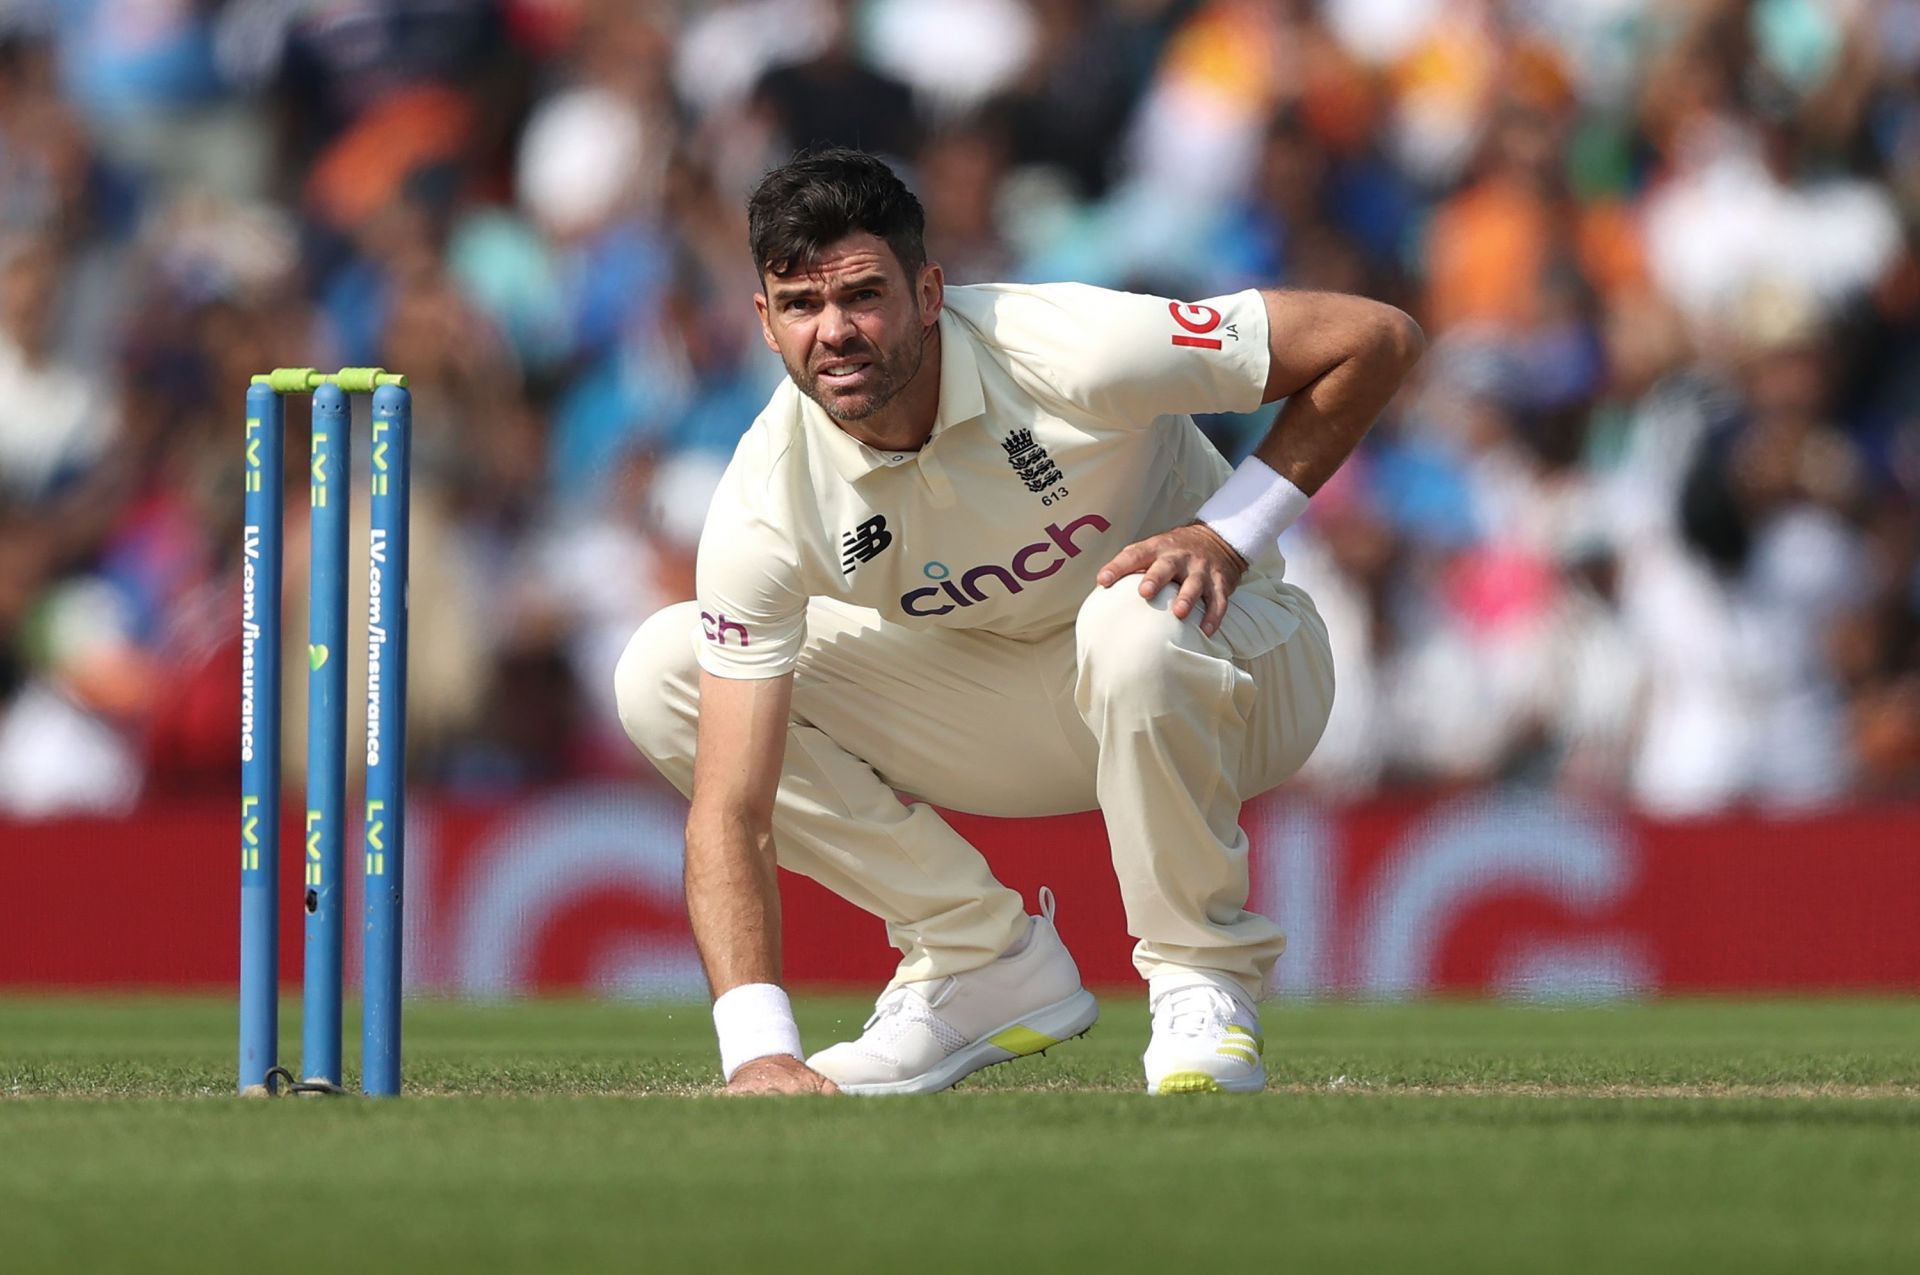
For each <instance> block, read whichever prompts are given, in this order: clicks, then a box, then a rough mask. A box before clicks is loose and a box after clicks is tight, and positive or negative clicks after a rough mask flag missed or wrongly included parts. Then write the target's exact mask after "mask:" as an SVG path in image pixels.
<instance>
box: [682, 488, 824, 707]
mask: <svg viewBox="0 0 1920 1275" xmlns="http://www.w3.org/2000/svg"><path fill="white" fill-rule="evenodd" d="M747 485H748V479H747V477H746V476H745V474H744V473H743V472H742V467H741V461H740V459H739V457H738V456H736V457H735V460H734V463H733V464H732V465H730V466H729V467H728V469H727V473H726V477H725V478H723V479H722V480H721V483H720V489H719V490H718V491H716V492H715V493H714V497H713V504H712V506H711V508H709V509H708V511H707V522H706V527H705V529H704V530H703V531H702V532H701V533H700V553H699V559H698V562H697V566H696V569H695V584H694V592H695V594H696V595H697V597H698V599H699V603H700V619H699V623H700V634H699V639H700V640H699V641H697V642H696V643H695V647H696V649H697V650H698V651H699V655H700V667H702V668H704V669H705V670H706V671H707V672H709V673H712V674H713V675H714V676H715V677H731V678H739V679H743V680H752V679H757V678H768V677H779V676H780V675H781V674H783V673H786V672H788V671H789V670H791V669H792V668H793V665H794V661H795V660H797V659H799V658H800V648H801V647H802V646H803V645H804V644H805V642H806V640H807V594H806V591H805V590H804V589H803V588H802V587H801V585H800V573H799V568H798V566H797V563H796V558H795V554H794V551H793V546H792V543H791V540H790V539H789V538H788V537H787V536H785V535H783V534H781V533H780V532H779V530H778V529H776V528H775V527H773V526H772V525H770V524H769V522H768V521H767V519H766V518H765V516H764V514H763V513H761V512H760V511H758V510H756V509H755V508H754V507H753V502H751V501H750V500H748V499H746V492H745V490H744V488H745V487H746V486H747Z"/></svg>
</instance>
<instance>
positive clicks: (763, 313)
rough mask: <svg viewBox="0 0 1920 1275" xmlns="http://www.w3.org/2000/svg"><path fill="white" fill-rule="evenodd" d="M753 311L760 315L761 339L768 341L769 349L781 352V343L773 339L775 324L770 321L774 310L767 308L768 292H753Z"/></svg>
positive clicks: (776, 352)
mask: <svg viewBox="0 0 1920 1275" xmlns="http://www.w3.org/2000/svg"><path fill="white" fill-rule="evenodd" d="M753 311H754V313H755V314H757V315H759V316H760V339H761V340H762V341H765V342H766V343H767V348H768V349H769V350H772V351H773V352H774V353H775V354H778V353H780V343H779V342H778V341H776V340H774V339H773V324H772V323H771V322H769V320H770V319H771V317H772V312H771V311H770V310H768V309H767V294H766V293H764V292H756V293H754V294H753Z"/></svg>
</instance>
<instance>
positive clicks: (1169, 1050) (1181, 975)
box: [1141, 970, 1267, 1094]
mask: <svg viewBox="0 0 1920 1275" xmlns="http://www.w3.org/2000/svg"><path fill="white" fill-rule="evenodd" d="M1147 997H1148V1004H1149V1005H1150V1006H1151V1007H1152V1011H1153V1040H1152V1041H1151V1042H1150V1043H1149V1044H1148V1045H1147V1052H1146V1056H1145V1057H1144V1058H1143V1059H1142V1060H1141V1061H1143V1062H1144V1063H1145V1064H1146V1068H1147V1092H1148V1093H1150V1094H1174V1093H1222V1092H1225V1093H1258V1092H1259V1091H1260V1090H1262V1089H1265V1088H1266V1087H1267V1068H1266V1064H1265V1063H1264V1062H1262V1061H1261V1055H1262V1053H1263V1052H1264V1051H1265V1047H1266V1041H1265V1039H1264V1038H1263V1037H1262V1036H1261V1035H1260V1012H1259V1011H1258V1010H1257V1009H1255V1008H1254V1005H1253V1002H1252V1001H1251V1000H1250V999H1248V997H1247V993H1246V991H1245V990H1244V989H1242V988H1241V986H1240V985H1239V984H1238V983H1236V982H1234V981H1233V980H1232V979H1230V978H1228V977H1227V976H1226V975H1224V974H1213V973H1209V972H1207V971H1205V970H1181V971H1179V972H1177V973H1167V974H1160V975H1157V976H1155V977H1154V978H1153V979H1151V980H1150V981H1149V982H1148V984H1147Z"/></svg>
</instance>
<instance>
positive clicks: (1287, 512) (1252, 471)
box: [1195, 456, 1307, 562]
mask: <svg viewBox="0 0 1920 1275" xmlns="http://www.w3.org/2000/svg"><path fill="white" fill-rule="evenodd" d="M1306 511H1307V493H1306V492H1304V491H1301V490H1300V489H1299V488H1298V487H1295V486H1294V485H1293V484H1292V483H1290V482H1288V481H1287V480H1286V479H1285V478H1282V477H1281V476H1280V475H1279V474H1277V473H1275V472H1274V471H1273V467H1272V466H1270V465H1268V464H1267V463H1266V462H1265V461H1263V460H1261V459H1260V458H1259V457H1258V456H1249V457H1247V458H1246V459H1245V460H1243V461H1241V462H1240V468H1238V469H1236V470H1234V471H1233V473H1232V475H1231V476H1230V477H1228V479H1227V481H1226V482H1225V483H1224V484H1222V485H1221V487H1220V490H1219V491H1216V492H1214V493H1213V495H1212V496H1211V497H1210V498H1209V499H1208V500H1207V503H1206V504H1204V505H1202V506H1200V512H1199V513H1198V514H1196V515H1195V516H1196V517H1197V518H1199V519H1200V521H1201V522H1204V523H1206V524H1207V525H1208V526H1209V527H1212V528H1213V530H1214V532H1215V533H1216V534H1217V535H1219V537H1220V538H1221V539H1222V540H1224V541H1226V542H1227V543H1228V544H1230V545H1232V546H1233V547H1234V549H1235V550H1236V551H1238V553H1239V554H1240V556H1241V557H1243V558H1245V559H1246V560H1247V561H1248V562H1252V561H1253V560H1254V559H1255V558H1257V557H1259V556H1260V555H1262V554H1264V553H1265V552H1266V551H1267V550H1268V549H1271V548H1272V547H1273V546H1274V545H1275V544H1276V543H1278V541H1279V539H1280V533H1281V532H1283V531H1285V530H1286V529H1287V528H1288V527H1291V526H1292V525H1293V524H1294V521H1295V520H1296V519H1297V518H1299V517H1300V515H1301V514H1303V513H1305V512H1306Z"/></svg>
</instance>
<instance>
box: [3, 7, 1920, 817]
mask: <svg viewBox="0 0 1920 1275" xmlns="http://www.w3.org/2000/svg"><path fill="white" fill-rule="evenodd" d="M811 143H847V144H854V145H860V146H864V147H867V148H869V149H873V150H877V151H880V152H882V153H884V154H886V155H888V156H889V157H891V158H893V159H894V160H895V161H896V162H897V163H898V164H899V166H900V167H901V169H902V172H903V173H904V174H906V175H907V176H908V178H909V180H910V182H911V184H912V185H913V186H914V187H915V189H916V190H917V191H918V192H919V193H920V196H921V198H922V200H923V201H924V203H925V204H926V206H927V211H928V218H929V227H928V237H929V249H930V251H931V253H932V255H933V256H934V258H935V259H936V260H938V261H940V262H942V263H943V264H944V265H945V267H946V270H947V275H948V278H949V279H950V280H952V281H954V282H963V283H964V282H974V281H986V280H1048V279H1077V280H1083V281H1087V282H1091V283H1096V284H1103V285H1108V286H1114V287H1126V288H1133V289H1139V290H1144V291H1153V292H1159V293H1165V294H1169V295H1174V296H1179V297H1183V298H1196V297H1204V296H1208V295H1214V294H1219V293H1223V292H1228V291H1232V290H1236V289H1239V288H1244V287H1248V286H1254V285H1273V284H1282V285H1286V286H1290V287H1301V288H1330V289H1340V290H1346V291H1355V292H1363V293H1366V294H1369V295H1372V296H1375V297H1380V298H1383V299H1386V300H1389V301H1391V302H1393V303H1395V304H1397V305H1400V306H1402V307H1404V308H1405V309H1406V310H1408V311H1409V312H1410V313H1412V314H1414V315H1415V316H1416V317H1417V318H1418V319H1419V320H1420V321H1421V322H1422V323H1423V324H1424V325H1425V327H1426V330H1427V333H1428V336H1429V339H1430V341H1431V351H1430V354H1429V356H1428V358H1427V360H1426V362H1425V364H1424V365H1423V367H1422V368H1421V370H1420V371H1419V372H1418V373H1417V375H1416V379H1415V381H1414V382H1413V383H1411V384H1410V385H1409V387H1408V388H1407V389H1406V390H1405V391H1404V392H1403V393H1402V394H1401V396H1400V397H1399V399H1398V400H1397V401H1396V402H1395V404H1394V405H1393V407H1392V408H1391V409H1390V411H1389V413H1388V415H1387V417H1386V418H1385V419H1384V420H1383V421H1382V422H1381V424H1380V426H1379V427H1378V428H1377V429H1376V431H1375V433H1374V434H1373V436H1372V438H1371V439H1370V441H1369V443H1368V445H1367V446H1366V448H1365V449H1364V451H1363V452H1362V453H1361V454H1360V455H1359V456H1357V457H1356V458H1355V460H1354V461H1353V462H1352V463H1351V464H1350V465H1348V466H1347V468H1346V469H1345V470H1343V471H1342V473H1341V474H1340V475H1339V476H1338V478H1336V480H1335V481H1334V483H1333V484H1332V485H1330V486H1329V487H1328V488H1327V489H1326V490H1325V491H1324V492H1322V493H1321V494H1320V495H1319V497H1317V498H1316V499H1315V501H1314V503H1313V508H1312V511H1311V513H1310V515H1309V517H1308V519H1307V521H1306V522H1305V523H1304V524H1302V525H1301V526H1300V527H1299V528H1297V529H1296V530H1295V531H1294V532H1292V533H1290V555H1289V556H1290V562H1291V568H1290V569H1291V572H1292V575H1293V577H1294V578H1296V579H1298V580H1300V581H1301V582H1302V583H1304V584H1305V585H1306V586H1307V587H1308V588H1309V589H1310V590H1311V591H1312V592H1313V594H1314V595H1315V597H1316V598H1317V600H1318V601H1319V603H1320V606H1321V608H1322V611H1323V612H1324V614H1325V615H1326V618H1327V620H1328V623H1329V627H1330V629H1331V630H1332V633H1333V636H1334V642H1335V646H1336V658H1337V661H1338V669H1339V678H1340V688H1339V695H1338V702H1337V704H1336V706H1335V710H1334V718H1333V722H1332V724H1331V726H1330V727H1329V730H1328V734H1327V737H1326V739H1325V741H1324V742H1323V744H1322V746H1321V748H1320V750H1319V752H1318V754H1317V755H1316V756H1315V758H1314V760H1313V762H1312V763H1311V764H1310V766H1309V769H1308V772H1307V774H1306V776H1305V777H1304V779H1303V781H1302V782H1304V783H1307V784H1311V785H1314V786H1317V787H1318V788H1320V789H1322V790H1324V791H1327V792H1330V793H1333V794H1337V795H1340V796H1353V795H1365V794H1370V793H1374V792H1379V791H1391V790H1401V789H1407V788H1424V787H1435V786H1449V785H1458V784H1466V783H1478V782H1489V781H1499V782H1514V783H1525V784H1533V785H1539V786H1551V787H1556V788H1562V789H1571V790H1575V791H1578V792H1581V793H1590V794H1599V795H1603V796H1608V797H1617V798H1621V799H1624V800H1627V801H1629V802H1631V803H1632V804H1634V805H1635V806H1637V807H1639V808H1642V809H1645V810H1649V811H1652V812H1656V813H1660V814H1666V815H1689V814H1698V813H1705V812H1710V811H1715V810H1722V809H1728V808H1758V809H1762V810H1769V811H1776V810H1778V811H1784V810H1792V809H1797V808H1804V807H1810V806H1817V805H1820V804H1822V803H1829V802H1833V801H1836V800H1843V799H1854V798H1859V797H1863V796H1864V797H1872V796H1875V795H1881V794H1890V793H1898V792H1907V793H1911V792H1914V791H1916V790H1920V567H1917V564H1916V543H1917V541H1920V536H1917V535H1916V501H1915V495H1916V491H1917V490H1920V268H1916V262H1915V255H1914V251H1913V247H1914V242H1915V236H1914V231H1915V227H1916V224H1920V0H1671V2H1665V3H1656V2H1655V0H1111V2H1109V3H1100V2H1097V0H859V2H849V0H736V2H735V3H692V2H690V0H689V2H686V3H666V2H664V0H663V2H658V3H650V2H648V0H324V2H322V0H0V813H5V814H12V815H27V816H34V815H46V814H53V813H59V812H73V811H116V810H124V809H127V808H128V807H130V806H131V805H132V804H133V803H135V802H136V801H138V800H141V799H143V798H153V799H159V798H164V797H165V796H166V795H168V794H171V793H178V792H189V791H201V790H219V791H225V790H228V789H230V788H231V787H232V785H233V781H234V773H235V768H236V767H235V761H234V757H235V743H234V741H235V732H236V726H235V723H236V720H237V717H238V687H239V656H238V636H239V635H238V627H239V625H238V616H239V607H238V587H239V586H238V550H239V546H240V543H241V536H240V524H241V500H240V491H241V466H242V461H243V457H242V452H241V415H242V413H241V404H242V398H243V388H244V386H245V384H246V381H247V378H248V376H249V375H250V374H251V373H254V372H257V371H262V370H265V369H267V368H269V367H273V366H277V365H295V366H320V367H338V366H343V365H366V364H371V365H379V366H384V367H388V368H394V369H400V370H404V371H405V372H407V373H409V374H410V376H411V377H412V384H413V388H414V394H415V415H414V419H415V421H416V426H417V431H418V433H417V442H416V455H415V466H414V510H415V542H414V558H413V561H414V580H415V583H414V593H413V617H414V622H413V631H412V647H413V649H412V659H411V664H410V667H411V669H412V675H413V686H412V692H413V694H412V717H411V726H412V733H413V738H412V741H411V743H412V748H411V751H412V754H413V761H414V774H415V775H416V777H418V778H419V779H422V780H427V781H431V782H435V783H439V784H442V785H446V786H450V787H452V788H454V789H456V790H462V791H473V792H484V793H498V792H503V791H512V790H514V789H516V788H520V787H523V786H529V785H538V784H544V783H549V782H553V781H556V780H563V779H568V778H575V777H580V776H593V775H610V774H632V773H634V772H635V771H636V770H637V769H638V767H639V766H640V763H639V761H638V759H637V757H636V755H635V754H634V753H633V752H632V750H631V749H630V748H629V746H628V745H627V744H626V742H625V740H624V738H623V737H622V735H621V733H620V730H619V727H618V724H617V722H616V721H615V719H614V717H613V714H612V706H611V694H610V689H609V688H610V685H611V670H612V667H613V663H614V660H615V658H616V657H617V655H618V653H619V651H620V649H621V647H622V646H623V645H624V643H625V641H626V639H627V637H628V636H629V635H630V633H631V632H632V631H633V629H634V628H635V627H636V626H637V625H638V624H639V622H640V621H641V620H642V619H644V618H645V617H646V616H647V615H648V614H650V613H651V612H652V611H653V610H654V609H655V608H657V607H659V606H661V605H664V604H666V603H668V602H670V601H674V600H676V599H679V598H682V597H685V596H688V595H689V592H690V589H691V583H692V550H693V546H694V543H695V540H696V538H697V536H698V532H699V529H700V525H701V521H702V518H703V516H704V512H705V506H706V501H707V499H708V496H709V495H710V493H711V491H712V488H713V485H714V483H715V481H716V480H717V476H718V472H719V470H720V468H721V467H722V466H723V465H724V464H725V462H726V459H727V457H728V455H729V454H730V452H731V449H732V446H733V444H734V442H735V440H736V439H737V437H738V436H739V434H740V433H741V431H742V430H743V429H744V428H745V427H746V425H747V424H748V423H749V422H750V421H751V420H752V418H753V416H754V415H755V413H756V412H757V411H758V409H759V407H760V406H761V405H762V404H763V403H764V401H765V399H766V396H767V394H768V393H769V391H770V390H771V388H772V387H773V385H774V384H775V383H776V381H777V378H778V377H779V376H780V375H781V373H780V368H779V364H778V362H777V360H776V359H775V358H774V357H773V356H772V355H771V354H769V353H768V352H767V351H766V350H765V349H764V348H763V346H762V345H761V343H760V341H759V336H758V333H757V331H756V329H755V327H754V320H753V310H752V306H751V302H750V297H751V294H752V292H753V290H754V284H755V281H754V277H753V272H752V268H751V265H750V263H749V261H748V259H747V253H746V248H745V227H744V215H743V208H742V204H743V198H744V194H745V192H746V191H747V189H748V188H749V187H750V186H751V184H752V182H753V181H754V180H755V178H756V177H757V176H758V175H759V174H760V173H761V172H762V171H763V170H764V169H765V168H766V167H767V166H769V165H770V164H772V163H775V162H778V161H779V160H781V159H783V158H785V157H786V156H787V155H789V154H790V153H791V152H792V151H793V150H794V149H795V148H796V147H799V146H804V145H807V144H811ZM1270 416H1271V412H1270V411H1269V412H1268V413H1267V414H1265V415H1264V416H1252V417H1219V418H1206V419H1204V420H1203V421H1202V425H1203V428H1205V429H1206V430H1207V431H1208V432H1209V434H1210V435H1211V436H1212V437H1213V438H1214V439H1215V440H1216V441H1217V442H1218V443H1219V445H1220V446H1221V448H1222V449H1223V450H1224V451H1225V452H1226V453H1227V454H1228V456H1229V458H1230V459H1238V458H1239V457H1240V456H1241V455H1244V454H1245V452H1246V450H1247V449H1248V448H1249V447H1250V446H1251V445H1252V442H1253V441H1254V439H1255V438H1257V437H1258V436H1259V434H1260V432H1261V431H1262V429H1263V428H1264V426H1265V424H1266V421H1267V420H1268V419H1270ZM289 417H290V420H291V421H292V422H294V434H295V437H294V438H293V439H291V440H290V442H289V446H288V449H287V451H288V458H289V464H288V471H287V475H286V482H287V491H288V507H289V509H290V510H291V511H294V517H293V521H292V525H291V527H290V531H289V537H288V548H289V551H288V566H287V585H286V591H287V597H288V608H287V622H286V624H285V626H284V630H285V635H286V638H287V640H286V647H287V650H288V651H289V653H290V658H288V660H287V661H286V665H287V670H288V683H289V688H290V690H289V694H288V696H287V707H288V717H289V729H288V748H287V752H286V766H287V769H288V772H289V775H290V776H292V775H295V774H297V773H298V772H299V770H300V768H301V767H302V766H303V764H304V762H303V757H302V749H301V741H302V740H303V739H304V732H303V731H302V730H301V729H300V727H301V723H302V721H303V717H302V713H301V702H302V700H303V699H304V694H303V690H302V687H301V684H300V683H301V682H302V681H303V679H300V678H299V672H300V670H302V669H303V668H304V667H305V663H304V660H303V659H302V658H300V655H301V653H302V652H301V648H302V646H303V644H304V640H305V639H304V634H305V624H306V619H305V595H306V583H305V557H306V554H305V541H304V538H303V537H304V530H303V521H304V520H303V518H302V517H301V516H300V511H303V510H304V508H305V503H306V502H305V491H306V485H305V474H304V461H305V447H304V442H305V440H304V438H302V437H300V431H301V430H304V428H305V411H304V409H302V408H295V409H294V410H293V411H291V412H290V413H289ZM361 468H364V457H362V458H361ZM361 481H362V482H364V478H362V480H361ZM362 498H363V499H364V495H363V497H362ZM356 523H357V524H358V525H360V526H361V527H362V530H361V532H360V533H359V534H360V535H361V536H362V537H364V535H365V532H364V517H357V518H356ZM357 552H359V553H364V548H363V547H361V548H359V549H358V550H357ZM361 587H362V588H364V582H362V584H361ZM349 614H350V615H364V603H363V602H360V601H356V602H355V603H354V605H353V606H352V607H351V608H350V611H349ZM350 646H352V647H355V648H359V649H364V648H363V646H362V644H361V643H359V642H357V641H356V642H353V643H350ZM362 676H363V674H362V672H361V670H360V669H359V668H358V667H357V666H353V667H351V668H350V678H351V679H352V680H350V683H349V685H350V686H357V685H359V684H360V678H361V677H362ZM351 698H352V697H350V699H351ZM357 707H358V706H356V708H357Z"/></svg>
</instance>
